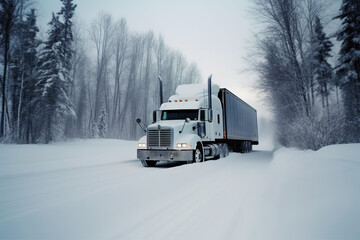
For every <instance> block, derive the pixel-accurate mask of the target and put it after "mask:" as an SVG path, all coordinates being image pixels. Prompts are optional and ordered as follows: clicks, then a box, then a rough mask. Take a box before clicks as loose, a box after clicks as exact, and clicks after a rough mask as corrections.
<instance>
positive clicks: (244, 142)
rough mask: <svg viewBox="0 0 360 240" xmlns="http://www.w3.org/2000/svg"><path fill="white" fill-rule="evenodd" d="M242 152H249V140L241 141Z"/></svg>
mask: <svg viewBox="0 0 360 240" xmlns="http://www.w3.org/2000/svg"><path fill="white" fill-rule="evenodd" d="M240 152H241V153H247V141H241V143H240Z"/></svg>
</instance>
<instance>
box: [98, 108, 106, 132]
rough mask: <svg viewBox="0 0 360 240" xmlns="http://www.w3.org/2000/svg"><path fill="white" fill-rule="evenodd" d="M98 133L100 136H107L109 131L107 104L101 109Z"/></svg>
mask: <svg viewBox="0 0 360 240" xmlns="http://www.w3.org/2000/svg"><path fill="white" fill-rule="evenodd" d="M98 130H99V131H98V134H99V137H101V138H105V137H107V133H108V114H107V112H106V109H105V106H103V108H102V109H101V111H100V116H99V123H98Z"/></svg>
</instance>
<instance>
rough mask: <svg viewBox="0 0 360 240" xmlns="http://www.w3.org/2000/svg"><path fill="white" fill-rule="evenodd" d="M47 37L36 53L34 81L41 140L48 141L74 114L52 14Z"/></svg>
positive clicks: (59, 34)
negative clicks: (35, 80)
mask: <svg viewBox="0 0 360 240" xmlns="http://www.w3.org/2000/svg"><path fill="white" fill-rule="evenodd" d="M49 25H50V30H49V31H48V40H47V41H46V42H45V47H44V49H43V50H42V52H41V54H40V57H39V67H38V69H37V74H38V82H37V83H36V100H35V103H36V107H37V113H38V116H40V118H39V119H38V123H39V124H41V126H42V127H41V129H42V133H41V136H42V140H43V141H44V142H45V143H49V142H50V141H52V140H54V139H55V138H56V137H60V136H61V135H62V134H63V128H64V119H65V117H66V116H69V115H73V116H74V115H75V112H74V110H73V106H72V104H71V101H70V99H69V95H68V81H67V79H68V75H69V72H68V70H67V69H66V67H65V65H66V64H65V63H64V62H63V59H64V55H63V51H62V29H63V24H62V23H61V22H60V21H59V17H58V16H55V14H53V16H52V20H51V22H50V23H49Z"/></svg>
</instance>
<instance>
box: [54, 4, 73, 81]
mask: <svg viewBox="0 0 360 240" xmlns="http://www.w3.org/2000/svg"><path fill="white" fill-rule="evenodd" d="M61 2H62V3H63V6H62V8H61V11H60V12H59V13H58V14H59V15H60V16H62V17H63V21H64V23H63V28H62V30H63V32H62V34H61V35H62V39H61V52H62V54H63V57H64V59H63V61H64V65H65V67H66V69H67V70H68V71H70V70H71V66H72V52H73V50H72V41H73V34H72V25H73V23H72V20H71V19H72V17H73V16H74V12H75V8H76V4H73V0H61ZM69 77H70V75H69Z"/></svg>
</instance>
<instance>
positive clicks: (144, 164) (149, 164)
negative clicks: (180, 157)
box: [141, 160, 157, 167]
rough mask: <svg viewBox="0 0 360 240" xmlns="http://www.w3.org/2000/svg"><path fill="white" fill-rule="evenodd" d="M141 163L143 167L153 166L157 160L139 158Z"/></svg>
mask: <svg viewBox="0 0 360 240" xmlns="http://www.w3.org/2000/svg"><path fill="white" fill-rule="evenodd" d="M141 163H142V165H143V166H144V167H154V166H155V165H156V163H157V161H151V160H141Z"/></svg>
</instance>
